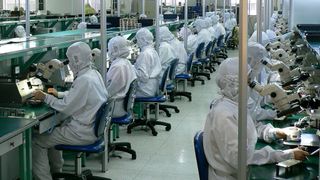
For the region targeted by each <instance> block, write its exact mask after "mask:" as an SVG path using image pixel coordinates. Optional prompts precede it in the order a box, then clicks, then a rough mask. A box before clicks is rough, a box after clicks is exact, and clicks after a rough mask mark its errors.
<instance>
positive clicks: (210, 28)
mask: <svg viewBox="0 0 320 180" xmlns="http://www.w3.org/2000/svg"><path fill="white" fill-rule="evenodd" d="M208 31H209V32H210V35H211V41H213V40H215V39H216V31H215V29H214V28H213V26H210V27H209V28H208Z"/></svg>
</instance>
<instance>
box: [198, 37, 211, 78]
mask: <svg viewBox="0 0 320 180" xmlns="http://www.w3.org/2000/svg"><path fill="white" fill-rule="evenodd" d="M208 45H209V43H208V44H207V46H208ZM199 46H200V47H199ZM199 46H198V47H199V48H197V49H196V62H195V63H194V66H195V67H196V71H195V73H194V75H195V76H204V77H206V78H207V79H208V80H210V73H207V72H205V71H204V70H205V66H206V64H207V63H208V62H209V60H208V58H207V57H206V54H205V52H206V47H207V46H205V45H203V47H202V43H200V45H199Z"/></svg>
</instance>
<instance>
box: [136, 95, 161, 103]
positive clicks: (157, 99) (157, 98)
mask: <svg viewBox="0 0 320 180" xmlns="http://www.w3.org/2000/svg"><path fill="white" fill-rule="evenodd" d="M166 100H167V98H166V96H164V95H160V96H154V97H136V99H135V102H166Z"/></svg>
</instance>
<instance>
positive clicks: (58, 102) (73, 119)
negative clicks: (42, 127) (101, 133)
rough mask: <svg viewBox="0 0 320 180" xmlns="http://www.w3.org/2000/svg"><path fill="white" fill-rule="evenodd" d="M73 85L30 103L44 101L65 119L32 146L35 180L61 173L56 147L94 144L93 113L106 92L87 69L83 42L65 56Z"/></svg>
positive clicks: (39, 95) (87, 49)
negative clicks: (72, 76)
mask: <svg viewBox="0 0 320 180" xmlns="http://www.w3.org/2000/svg"><path fill="white" fill-rule="evenodd" d="M66 55H67V57H68V59H69V61H70V62H69V66H70V69H71V71H72V72H73V74H74V77H75V78H74V81H73V84H72V86H71V88H70V90H69V91H67V92H57V91H56V90H54V89H49V93H52V94H53V95H50V94H47V93H44V92H42V91H37V92H35V93H34V99H36V100H41V101H44V102H45V103H46V104H48V105H49V106H50V107H51V108H53V109H55V110H57V111H58V112H59V113H62V114H63V115H65V116H68V117H69V118H68V119H67V120H66V121H65V122H64V123H63V125H61V126H59V127H56V128H55V129H54V130H53V131H52V133H45V134H41V135H37V136H35V137H34V139H33V144H32V154H34V156H32V158H33V159H32V170H33V175H34V177H35V179H36V180H51V179H52V177H51V174H50V172H51V173H54V172H61V170H62V165H63V158H62V152H61V151H58V150H55V148H54V146H55V145H58V144H67V145H87V144H92V143H94V142H95V141H96V140H97V137H96V136H95V134H94V121H95V116H96V112H97V111H98V109H99V108H100V106H101V105H102V104H103V103H104V102H106V101H107V95H108V94H107V91H106V87H105V85H104V83H103V79H102V77H101V75H100V74H99V72H98V71H96V70H95V69H93V68H92V67H91V63H92V55H91V49H90V47H89V46H88V45H87V44H86V43H84V42H77V43H74V44H72V45H71V46H70V47H69V48H68V50H67V53H66Z"/></svg>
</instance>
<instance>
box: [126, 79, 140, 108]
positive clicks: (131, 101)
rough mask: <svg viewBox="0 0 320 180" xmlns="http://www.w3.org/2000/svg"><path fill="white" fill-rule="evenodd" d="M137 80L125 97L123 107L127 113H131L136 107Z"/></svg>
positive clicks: (133, 82) (132, 83)
mask: <svg viewBox="0 0 320 180" xmlns="http://www.w3.org/2000/svg"><path fill="white" fill-rule="evenodd" d="M136 91H137V80H133V81H132V82H131V84H130V87H129V90H128V92H127V94H126V96H125V97H124V101H123V106H124V110H126V112H128V113H131V112H132V109H133V105H134V99H135V98H136Z"/></svg>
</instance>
